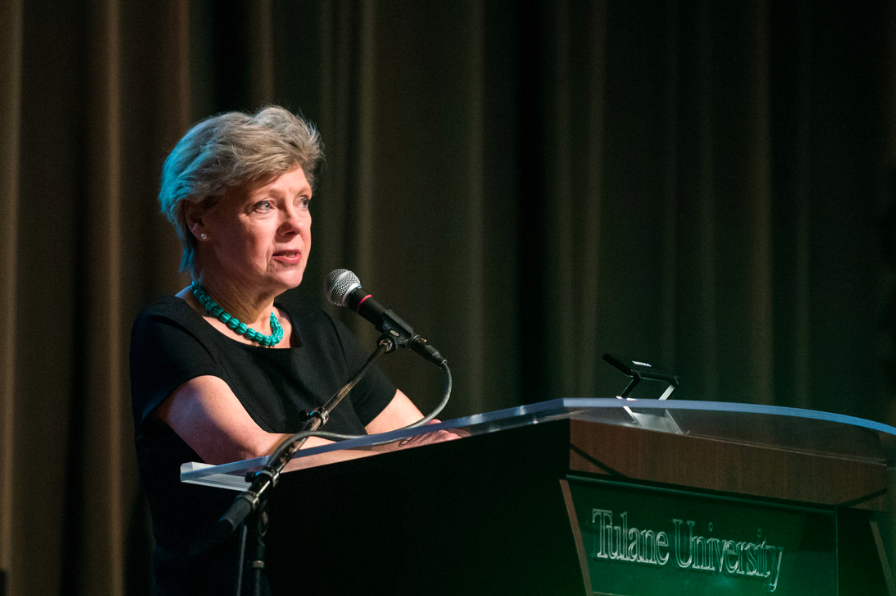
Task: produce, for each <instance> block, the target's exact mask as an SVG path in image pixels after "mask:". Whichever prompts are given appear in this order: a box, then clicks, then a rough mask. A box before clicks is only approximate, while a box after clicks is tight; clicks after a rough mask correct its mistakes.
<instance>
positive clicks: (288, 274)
mask: <svg viewBox="0 0 896 596" xmlns="http://www.w3.org/2000/svg"><path fill="white" fill-rule="evenodd" d="M310 201H311V185H310V184H308V180H307V179H306V178H305V172H303V171H302V168H300V167H296V168H295V169H292V170H290V171H288V172H286V173H285V174H282V175H280V176H278V177H277V178H275V179H273V180H271V181H268V182H266V183H265V184H264V185H263V186H259V187H256V188H250V189H249V190H248V191H247V190H245V189H238V190H235V191H234V192H232V193H230V194H228V195H227V196H225V197H224V199H223V200H222V201H221V203H219V204H218V205H217V207H215V208H213V209H212V210H211V211H209V212H208V213H206V214H205V215H204V216H203V217H202V218H201V225H202V227H203V229H202V230H201V231H202V232H205V233H206V234H207V236H208V238H207V240H201V241H200V244H203V245H204V248H206V249H208V250H203V253H205V254H204V255H203V259H202V261H203V262H202V266H203V269H205V270H206V271H207V272H208V273H212V270H214V274H215V275H216V277H219V278H224V279H222V280H221V281H225V280H226V282H227V283H229V284H231V285H238V286H239V287H240V289H241V291H244V292H246V291H255V292H258V293H260V294H273V295H277V294H280V293H281V292H283V291H285V290H288V289H290V288H294V287H296V286H298V285H299V284H300V283H301V282H302V275H303V273H304V272H305V265H306V263H307V261H308V253H309V252H310V251H311V212H310V211H309V209H308V207H309V203H310ZM206 256H207V257H208V258H205V257H206Z"/></svg>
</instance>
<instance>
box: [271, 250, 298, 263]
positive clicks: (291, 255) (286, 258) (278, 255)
mask: <svg viewBox="0 0 896 596" xmlns="http://www.w3.org/2000/svg"><path fill="white" fill-rule="evenodd" d="M274 260H276V261H278V262H280V263H286V264H288V265H295V264H297V263H298V262H299V261H301V260H302V253H301V252H299V251H297V250H279V251H277V252H275V253H274Z"/></svg>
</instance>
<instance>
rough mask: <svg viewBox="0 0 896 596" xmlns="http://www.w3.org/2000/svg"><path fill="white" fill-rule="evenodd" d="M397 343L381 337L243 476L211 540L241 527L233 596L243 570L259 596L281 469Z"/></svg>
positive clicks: (239, 589) (238, 589)
mask: <svg viewBox="0 0 896 596" xmlns="http://www.w3.org/2000/svg"><path fill="white" fill-rule="evenodd" d="M395 347H396V342H395V339H394V338H393V337H391V336H390V335H389V334H383V335H382V336H381V337H380V338H379V340H378V341H377V348H376V350H375V351H374V352H373V354H371V355H370V357H369V358H368V359H367V361H366V362H365V363H364V364H363V365H362V366H361V368H360V369H358V372H356V373H355V376H353V377H352V378H351V380H349V382H348V383H346V384H345V385H344V386H343V387H342V389H340V390H339V391H337V392H336V393H335V394H334V395H333V396H332V397H331V398H330V399H329V400H328V401H327V403H325V404H324V405H323V406H321V407H320V408H317V409H316V410H313V411H311V412H310V413H308V414H306V420H305V425H304V428H303V429H302V430H301V431H300V432H298V433H296V434H294V435H292V436H291V437H289V438H288V439H286V440H285V441H284V442H283V443H281V444H280V446H279V447H277V449H276V450H275V451H274V453H273V454H272V455H271V456H270V457H269V458H268V461H267V463H266V464H265V465H264V466H263V467H262V468H261V469H260V470H258V471H257V472H250V473H248V474H247V475H246V480H247V481H252V485H251V486H250V487H249V489H248V490H246V491H244V492H242V493H240V494H239V496H237V498H236V500H235V501H234V503H233V505H231V506H230V509H228V510H227V512H226V513H225V514H224V515H223V516H222V517H221V519H219V520H218V523H217V528H216V530H215V532H214V537H213V538H212V540H213V541H216V540H217V539H219V538H223V537H226V536H229V535H230V534H232V533H233V532H234V531H235V530H236V529H237V528H238V527H240V525H241V524H242V530H241V536H240V549H239V550H240V553H239V558H238V563H239V567H238V572H237V580H236V596H241V595H242V589H243V586H242V584H243V581H242V580H243V569H248V570H249V571H250V572H251V573H252V576H253V577H252V580H251V581H252V596H261V586H262V581H263V577H264V565H265V564H264V560H265V558H264V557H265V552H264V551H265V547H264V535H265V533H266V532H267V526H268V519H267V513H266V512H265V505H266V503H267V497H268V495H269V494H270V490H271V489H272V488H273V487H275V486H276V485H277V481H278V480H279V479H280V474H281V473H282V472H283V468H285V467H286V464H288V463H289V461H290V460H291V459H292V456H293V455H294V454H295V452H296V451H298V450H299V449H300V448H301V447H302V445H304V444H305V441H307V440H308V437H309V436H310V433H313V432H314V431H317V430H319V429H320V428H321V427H322V426H324V425H325V424H326V423H327V421H328V420H329V418H330V412H332V411H333V409H334V408H336V406H338V405H339V403H340V402H341V401H342V400H343V399H344V398H345V396H346V395H348V393H349V391H351V390H352V389H353V388H354V386H355V385H357V384H358V382H359V381H360V380H361V379H362V378H363V377H364V375H366V374H367V372H368V371H369V370H370V367H371V366H373V363H374V362H375V361H376V360H377V358H379V357H380V356H381V355H382V354H384V353H389V352H393V351H395ZM247 553H248V555H249V557H248V561H246V562H245V563H244V557H245V555H246V554H247Z"/></svg>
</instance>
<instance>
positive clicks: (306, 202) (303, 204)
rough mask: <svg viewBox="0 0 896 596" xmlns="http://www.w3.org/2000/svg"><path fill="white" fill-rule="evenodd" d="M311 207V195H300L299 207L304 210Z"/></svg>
mask: <svg viewBox="0 0 896 596" xmlns="http://www.w3.org/2000/svg"><path fill="white" fill-rule="evenodd" d="M310 207H311V198H310V197H299V209H301V210H303V211H308V209H309V208H310Z"/></svg>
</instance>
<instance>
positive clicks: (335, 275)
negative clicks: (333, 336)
mask: <svg viewBox="0 0 896 596" xmlns="http://www.w3.org/2000/svg"><path fill="white" fill-rule="evenodd" d="M324 294H325V295H326V296H327V300H328V301H329V302H330V303H331V304H335V305H336V306H344V307H346V308H350V309H351V310H353V311H355V312H356V313H357V314H359V315H361V316H362V317H364V318H365V319H367V320H368V321H370V322H371V323H373V325H374V326H375V327H376V328H377V330H379V332H380V333H384V334H386V335H388V336H389V337H391V338H392V339H393V341H395V342H396V343H397V344H398V345H399V346H401V347H403V348H410V349H412V350H413V351H415V352H417V353H418V354H420V355H421V356H423V357H424V358H425V359H427V360H429V361H430V362H432V363H433V364H435V365H436V366H439V367H441V366H442V365H443V364H444V363H445V362H447V359H446V358H444V357H443V356H442V355H441V354H439V351H438V350H436V349H435V348H434V347H433V346H431V345H429V343H428V342H427V341H426V339H424V338H423V337H421V336H420V335H418V334H417V333H414V330H413V329H412V328H411V326H410V325H408V324H407V323H405V322H404V321H403V320H402V319H401V318H400V317H399V316H398V315H396V314H395V313H394V312H393V311H392V310H390V309H386V308H384V307H383V306H382V305H381V304H380V303H379V302H377V301H376V299H375V298H374V297H373V295H372V294H370V293H369V292H368V291H367V290H365V289H364V288H362V287H361V280H359V279H358V276H357V275H355V274H354V273H352V272H351V271H349V270H348V269H335V270H333V271H331V272H330V274H329V275H327V279H326V281H325V282H324Z"/></svg>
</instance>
